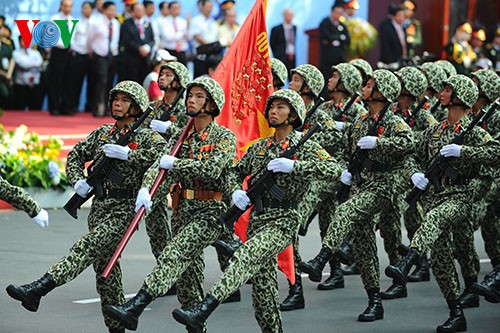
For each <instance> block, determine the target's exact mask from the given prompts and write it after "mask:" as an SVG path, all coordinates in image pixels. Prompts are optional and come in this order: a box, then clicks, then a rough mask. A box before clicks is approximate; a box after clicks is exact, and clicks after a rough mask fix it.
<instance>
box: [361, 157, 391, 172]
mask: <svg viewBox="0 0 500 333" xmlns="http://www.w3.org/2000/svg"><path fill="white" fill-rule="evenodd" d="M363 168H364V169H365V170H366V171H372V172H389V171H391V170H392V167H391V166H390V165H387V164H382V163H380V162H376V161H372V160H370V159H369V158H367V159H365V161H364V163H363Z"/></svg>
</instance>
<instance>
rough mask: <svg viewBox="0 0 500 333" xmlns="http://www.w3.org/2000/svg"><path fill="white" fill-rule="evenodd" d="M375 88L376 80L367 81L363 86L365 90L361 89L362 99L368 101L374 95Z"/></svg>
mask: <svg viewBox="0 0 500 333" xmlns="http://www.w3.org/2000/svg"><path fill="white" fill-rule="evenodd" d="M374 86H375V80H374V79H369V80H368V81H366V84H365V85H364V86H363V88H361V97H362V98H363V99H365V100H366V99H368V98H369V97H370V95H371V94H372V91H373V87H374Z"/></svg>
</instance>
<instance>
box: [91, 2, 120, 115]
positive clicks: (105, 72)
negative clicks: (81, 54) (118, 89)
mask: <svg viewBox="0 0 500 333" xmlns="http://www.w3.org/2000/svg"><path fill="white" fill-rule="evenodd" d="M102 13H103V15H100V16H98V17H96V18H94V19H92V20H91V24H90V25H89V30H88V36H87V50H88V53H89V54H90V56H91V58H92V61H91V72H92V74H91V76H92V77H94V78H95V85H94V86H93V90H94V91H93V92H91V94H93V95H94V96H95V107H94V108H93V109H92V110H91V111H92V113H93V115H94V116H95V117H104V116H105V115H106V110H107V107H108V94H107V92H108V91H110V90H111V87H112V86H113V85H114V80H115V75H116V67H117V57H118V54H119V53H118V41H119V38H120V23H119V22H118V20H117V19H116V18H115V16H116V5H115V3H114V2H112V1H106V2H104V3H103V5H102Z"/></svg>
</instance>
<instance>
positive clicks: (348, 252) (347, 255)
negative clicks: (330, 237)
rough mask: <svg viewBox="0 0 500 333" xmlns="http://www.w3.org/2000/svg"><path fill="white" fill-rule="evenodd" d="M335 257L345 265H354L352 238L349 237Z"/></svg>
mask: <svg viewBox="0 0 500 333" xmlns="http://www.w3.org/2000/svg"><path fill="white" fill-rule="evenodd" d="M335 256H336V257H337V258H339V260H340V262H341V263H343V264H344V265H347V266H350V265H352V264H353V263H354V256H353V254H352V237H348V238H347V239H346V240H345V241H344V242H343V243H342V245H341V246H340V247H339V249H338V250H337V251H335Z"/></svg>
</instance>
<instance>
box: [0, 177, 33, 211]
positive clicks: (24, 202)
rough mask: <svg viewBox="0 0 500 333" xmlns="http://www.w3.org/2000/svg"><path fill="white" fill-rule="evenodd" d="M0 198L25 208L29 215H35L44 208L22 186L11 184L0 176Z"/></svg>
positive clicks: (16, 206) (17, 206) (18, 207)
mask: <svg viewBox="0 0 500 333" xmlns="http://www.w3.org/2000/svg"><path fill="white" fill-rule="evenodd" d="M0 199H2V200H3V201H6V202H8V203H9V204H11V205H12V206H14V207H15V208H16V209H20V210H24V211H25V212H26V213H27V214H28V215H29V217H35V216H36V215H37V214H38V213H40V210H41V209H42V208H41V207H40V205H39V204H38V203H37V202H36V201H35V200H33V198H32V197H31V196H30V195H29V194H28V192H26V191H25V190H23V189H22V187H19V186H14V185H11V184H10V183H9V182H8V181H6V180H5V179H3V177H2V176H0Z"/></svg>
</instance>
